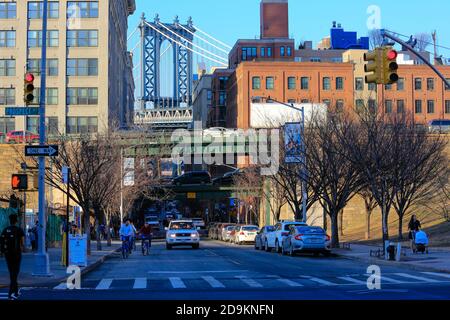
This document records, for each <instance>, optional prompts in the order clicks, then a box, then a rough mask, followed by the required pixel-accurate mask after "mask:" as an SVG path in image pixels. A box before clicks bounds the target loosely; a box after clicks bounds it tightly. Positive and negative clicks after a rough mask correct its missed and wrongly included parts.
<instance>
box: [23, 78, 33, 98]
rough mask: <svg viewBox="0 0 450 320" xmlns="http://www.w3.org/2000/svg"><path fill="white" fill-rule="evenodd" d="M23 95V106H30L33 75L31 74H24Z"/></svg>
mask: <svg viewBox="0 0 450 320" xmlns="http://www.w3.org/2000/svg"><path fill="white" fill-rule="evenodd" d="M24 82H25V83H24V88H23V91H24V95H23V100H24V102H25V104H27V105H28V104H30V103H31V102H33V100H34V84H33V82H34V74H32V73H27V74H25V78H24Z"/></svg>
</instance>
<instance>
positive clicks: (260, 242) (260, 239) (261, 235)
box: [255, 226, 275, 250]
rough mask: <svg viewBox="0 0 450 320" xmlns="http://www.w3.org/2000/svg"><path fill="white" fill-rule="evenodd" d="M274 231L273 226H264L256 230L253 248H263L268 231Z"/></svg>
mask: <svg viewBox="0 0 450 320" xmlns="http://www.w3.org/2000/svg"><path fill="white" fill-rule="evenodd" d="M273 231H275V227H274V226H264V227H262V228H261V230H259V231H258V234H257V235H256V238H255V250H263V249H265V247H264V246H265V244H266V235H267V234H268V233H270V232H273Z"/></svg>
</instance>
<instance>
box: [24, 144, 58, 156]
mask: <svg viewBox="0 0 450 320" xmlns="http://www.w3.org/2000/svg"><path fill="white" fill-rule="evenodd" d="M58 150H59V148H58V146H26V147H25V156H26V157H57V156H58Z"/></svg>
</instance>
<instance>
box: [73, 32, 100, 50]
mask: <svg viewBox="0 0 450 320" xmlns="http://www.w3.org/2000/svg"><path fill="white" fill-rule="evenodd" d="M67 46H68V47H97V46H98V30H69V31H67Z"/></svg>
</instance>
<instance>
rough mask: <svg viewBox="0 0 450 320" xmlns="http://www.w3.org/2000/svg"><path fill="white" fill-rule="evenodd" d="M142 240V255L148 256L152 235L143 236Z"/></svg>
mask: <svg viewBox="0 0 450 320" xmlns="http://www.w3.org/2000/svg"><path fill="white" fill-rule="evenodd" d="M141 240H142V255H143V256H148V255H149V254H150V247H151V236H150V237H144V236H141Z"/></svg>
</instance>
